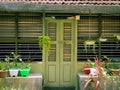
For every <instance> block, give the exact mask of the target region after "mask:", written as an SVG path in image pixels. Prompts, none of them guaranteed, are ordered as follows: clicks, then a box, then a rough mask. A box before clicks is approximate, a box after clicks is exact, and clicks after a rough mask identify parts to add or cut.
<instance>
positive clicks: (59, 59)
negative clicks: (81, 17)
mask: <svg viewBox="0 0 120 90" xmlns="http://www.w3.org/2000/svg"><path fill="white" fill-rule="evenodd" d="M46 25H47V26H46V31H47V33H48V35H49V36H50V38H51V49H50V52H49V55H48V57H47V58H46V60H45V78H46V85H47V86H50V87H66V86H73V85H74V72H73V71H74V52H73V51H74V50H73V49H74V48H73V47H74V38H73V37H74V31H73V30H74V21H73V20H46Z"/></svg>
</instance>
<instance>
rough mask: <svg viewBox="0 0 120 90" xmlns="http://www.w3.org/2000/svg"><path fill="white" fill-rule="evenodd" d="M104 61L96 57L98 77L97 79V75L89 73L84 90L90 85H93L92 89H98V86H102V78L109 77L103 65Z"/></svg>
mask: <svg viewBox="0 0 120 90" xmlns="http://www.w3.org/2000/svg"><path fill="white" fill-rule="evenodd" d="M102 65H103V62H100V60H99V59H98V58H97V57H96V58H95V66H96V70H97V77H98V79H96V78H95V77H93V76H92V75H90V74H89V76H88V78H87V80H86V82H85V84H84V86H83V90H86V88H87V87H88V86H89V85H90V87H92V90H98V88H99V87H100V84H101V81H100V79H101V78H102V79H104V78H106V77H107V74H106V72H105V70H104V68H103V67H102Z"/></svg>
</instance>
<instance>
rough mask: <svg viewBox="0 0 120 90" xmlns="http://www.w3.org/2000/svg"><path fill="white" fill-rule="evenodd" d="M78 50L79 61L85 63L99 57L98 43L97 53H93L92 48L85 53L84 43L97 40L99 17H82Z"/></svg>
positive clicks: (79, 26)
mask: <svg viewBox="0 0 120 90" xmlns="http://www.w3.org/2000/svg"><path fill="white" fill-rule="evenodd" d="M77 34H78V35H77V37H78V45H77V47H78V49H77V60H78V61H85V60H87V59H91V60H93V59H94V57H95V56H96V55H98V42H96V46H95V53H94V52H93V51H92V50H93V49H92V47H90V49H88V51H87V52H86V51H85V48H84V41H85V40H96V39H97V38H98V34H99V32H98V17H97V16H94V15H92V16H86V15H83V16H82V15H81V17H80V20H79V21H78V30H77Z"/></svg>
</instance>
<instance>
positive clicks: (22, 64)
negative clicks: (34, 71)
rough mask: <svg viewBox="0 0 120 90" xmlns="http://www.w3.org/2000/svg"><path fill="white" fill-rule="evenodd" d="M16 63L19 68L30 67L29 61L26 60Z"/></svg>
mask: <svg viewBox="0 0 120 90" xmlns="http://www.w3.org/2000/svg"><path fill="white" fill-rule="evenodd" d="M18 65H19V67H20V68H21V69H23V68H29V67H30V63H27V62H21V63H18Z"/></svg>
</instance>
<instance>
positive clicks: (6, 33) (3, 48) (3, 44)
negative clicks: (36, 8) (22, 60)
mask: <svg viewBox="0 0 120 90" xmlns="http://www.w3.org/2000/svg"><path fill="white" fill-rule="evenodd" d="M15 35H16V34H15V14H13V13H0V60H4V59H5V56H6V55H9V54H10V53H11V52H15V37H16V36H15Z"/></svg>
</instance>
